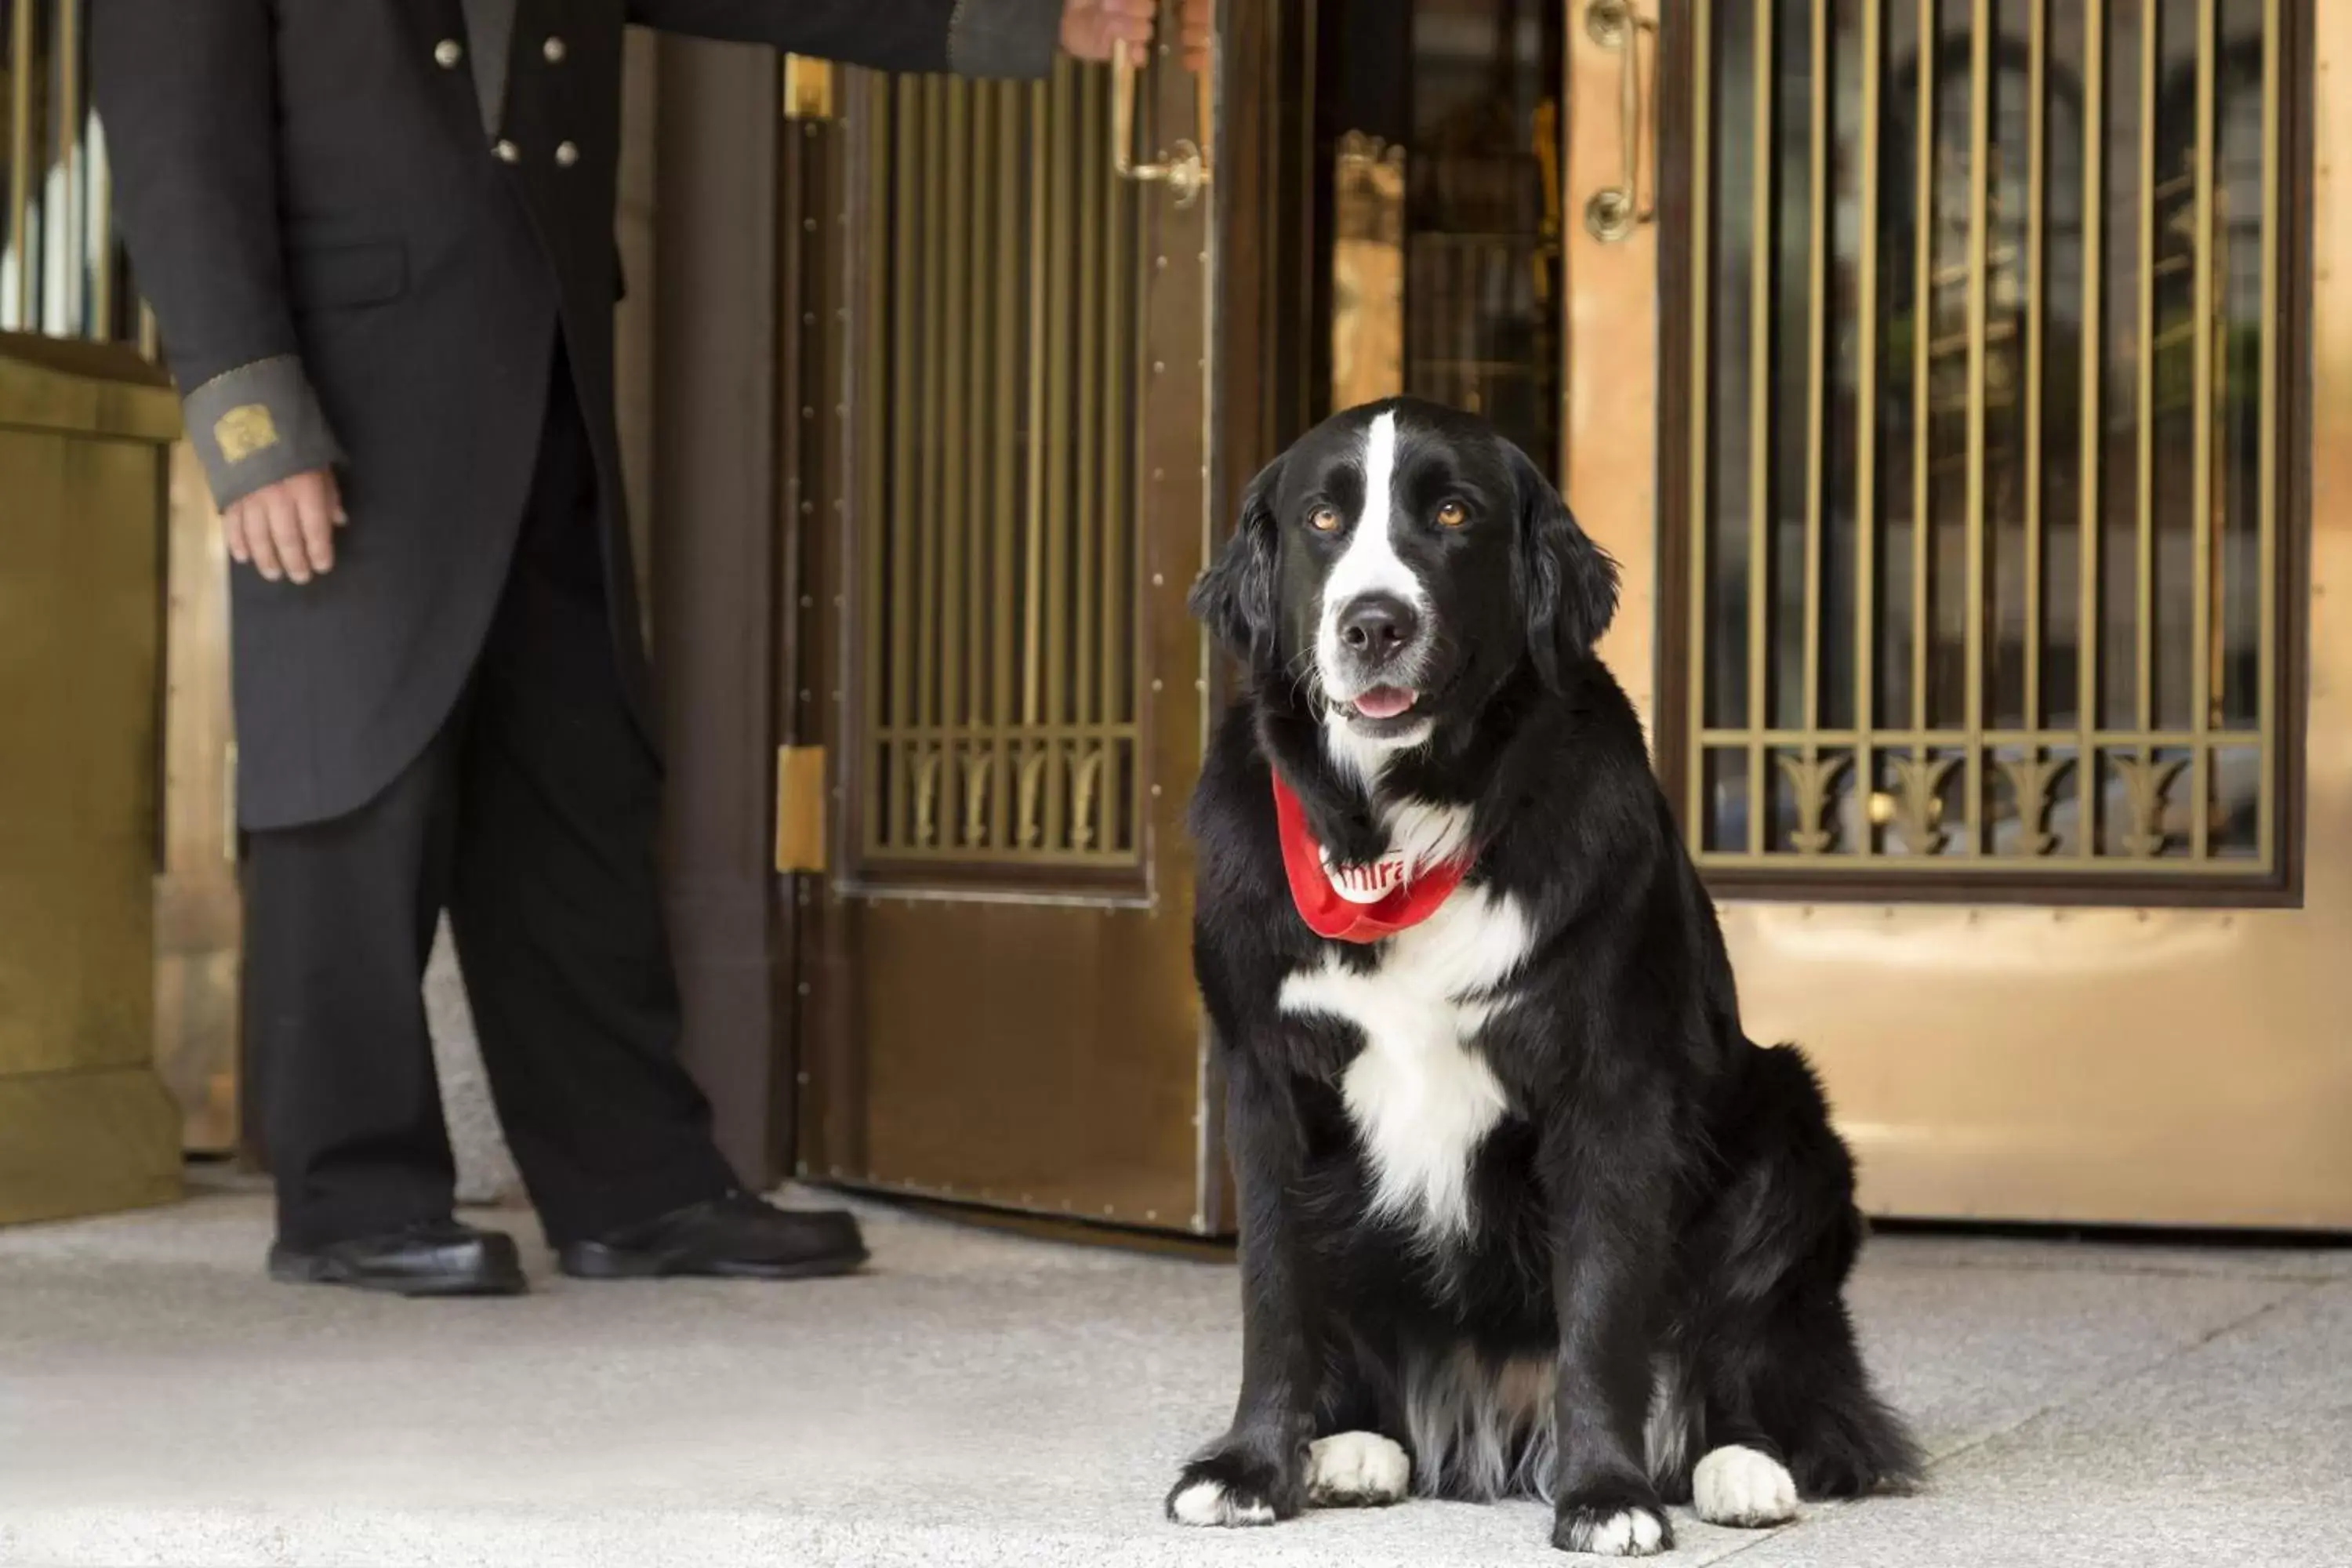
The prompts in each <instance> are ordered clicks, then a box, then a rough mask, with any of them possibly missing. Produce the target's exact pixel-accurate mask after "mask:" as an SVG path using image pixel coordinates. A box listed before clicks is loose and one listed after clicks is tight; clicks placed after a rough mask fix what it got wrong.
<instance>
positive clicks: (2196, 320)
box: [2189, 0, 2214, 860]
mask: <svg viewBox="0 0 2352 1568" xmlns="http://www.w3.org/2000/svg"><path fill="white" fill-rule="evenodd" d="M2213 24H2214V17H2213V0H2197V132H2196V137H2197V140H2196V147H2197V152H2196V158H2197V167H2196V170H2195V171H2194V173H2195V177H2196V182H2197V183H2196V192H2197V238H2196V245H2197V256H2196V285H2195V287H2196V293H2197V299H2196V303H2195V305H2194V307H2193V312H2194V315H2193V328H2192V330H2193V331H2194V333H2195V337H2194V340H2193V341H2194V342H2195V344H2196V347H2195V349H2194V351H2193V354H2194V368H2193V370H2192V372H2191V374H2190V377H2189V379H2190V382H2191V389H2190V393H2189V409H2190V415H2189V416H2190V417H2191V418H2192V419H2194V420H2195V421H2196V425H2195V427H2194V429H2193V430H2192V431H2191V433H2190V436H2189V473H2190V479H2189V540H2190V545H2189V558H2190V559H2191V560H2192V561H2194V562H2195V563H2196V565H2195V566H2194V568H2193V569H2192V570H2191V572H2190V574H2189V582H2190V587H2191V594H2190V597H2191V600H2192V601H2193V602H2192V604H2191V605H2190V606H2189V626H2190V631H2189V737H2190V739H2189V748H2190V749H2189V858H2192V859H2195V860H2203V859H2204V858H2205V854H2206V847H2207V844H2206V841H2207V837H2208V836H2209V829H2210V826H2211V825H2210V816H2211V815H2212V814H2211V811H2210V795H2211V789H2210V784H2209V781H2208V776H2207V770H2208V768H2209V766H2210V757H2211V753H2210V752H2209V751H2208V750H2207V749H2206V745H2205V730H2206V726H2207V725H2208V724H2209V723H2210V721H2211V720H2212V713H2211V711H2210V709H2211V704H2212V683H2211V680H2210V664H2209V662H2208V661H2209V660H2210V658H2211V657H2212V654H2211V648H2212V644H2213V616H2212V603H2213V601H2212V597H2211V595H2210V592H2209V591H2208V590H2209V584H2210V582H2211V580H2212V575H2213V413H2214V398H2213V304H2214V300H2213V184H2214V168H2213V48H2214V25H2213Z"/></svg>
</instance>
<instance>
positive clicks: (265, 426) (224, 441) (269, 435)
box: [213, 403, 278, 463]
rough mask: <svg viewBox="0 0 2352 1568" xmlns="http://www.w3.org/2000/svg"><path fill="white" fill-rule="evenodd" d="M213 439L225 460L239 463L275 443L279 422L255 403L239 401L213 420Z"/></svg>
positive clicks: (273, 445) (264, 408)
mask: <svg viewBox="0 0 2352 1568" xmlns="http://www.w3.org/2000/svg"><path fill="white" fill-rule="evenodd" d="M213 441H214V443H215V445H216V446H218V447H220V453H221V458H222V459H223V460H224V461H226V462H231V463H242V462H243V461H245V460H246V459H247V458H250V457H252V456H253V455H254V454H255V453H256V452H261V451H267V450H268V448H270V447H275V446H276V445H278V421H277V420H275V419H272V418H271V417H270V416H269V410H268V408H267V407H265V406H264V405H261V404H258V403H240V404H238V405H236V407H235V408H232V409H230V410H229V411H228V412H227V413H226V414H224V415H222V416H220V417H219V418H218V419H216V420H215V421H214V422H213Z"/></svg>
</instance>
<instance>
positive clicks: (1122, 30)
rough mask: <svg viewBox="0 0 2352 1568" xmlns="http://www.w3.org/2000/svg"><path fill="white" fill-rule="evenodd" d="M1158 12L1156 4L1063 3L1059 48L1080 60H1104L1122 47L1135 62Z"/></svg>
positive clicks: (1139, 0) (1153, 0)
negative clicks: (1123, 45) (1125, 46)
mask: <svg viewBox="0 0 2352 1568" xmlns="http://www.w3.org/2000/svg"><path fill="white" fill-rule="evenodd" d="M1159 8H1160V0H1064V4H1063V5H1062V47H1063V49H1064V50H1065V51H1066V52H1067V53H1069V54H1072V55H1075V56H1076V57H1077V58H1080V59H1082V60H1107V59H1108V58H1110V56H1111V49H1112V47H1114V46H1116V45H1118V44H1125V45H1127V46H1128V49H1129V54H1130V55H1131V56H1133V57H1135V58H1140V57H1141V56H1142V53H1143V47H1144V46H1145V45H1147V44H1149V43H1150V42H1151V18H1152V16H1153V15H1154V14H1155V13H1156V12H1157V11H1158V10H1159Z"/></svg>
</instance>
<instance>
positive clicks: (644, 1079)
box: [246, 355, 735, 1247]
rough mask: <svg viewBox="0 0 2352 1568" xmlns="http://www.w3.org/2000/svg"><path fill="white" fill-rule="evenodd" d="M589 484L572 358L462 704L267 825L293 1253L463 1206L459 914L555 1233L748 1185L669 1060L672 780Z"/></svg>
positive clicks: (673, 1018)
mask: <svg viewBox="0 0 2352 1568" xmlns="http://www.w3.org/2000/svg"><path fill="white" fill-rule="evenodd" d="M596 500H597V496H596V479H595V472H594V467H593V458H592V456H591V453H590V450H589V446H588V438H587V432H586V430H585V428H584V426H583V424H582V421H581V417H580V413H579V405H578V403H577V401H576V395H575V394H574V392H573V389H572V378H571V375H570V374H569V372H568V370H567V369H566V368H565V366H564V364H563V363H562V358H561V356H560V355H559V357H558V362H557V365H556V367H555V374H554V377H553V385H552V387H551V391H550V395H549V397H548V412H547V416H546V419H545V429H544V431H543V433H542V435H541V442H540V454H539V464H538V471H537V477H536V478H535V479H534V481H533V484H532V489H531V497H530V508H529V512H528V515H527V516H526V518H525V520H524V524H523V529H522V533H521V537H520V541H519V542H518V544H517V547H516V551H515V556H514V561H513V563H512V565H511V567H510V568H509V578H508V582H507V584H506V588H505V593H504V597H503V599H502V600H501V602H500V605H499V611H498V615H497V618H496V620H495V622H494V623H493V625H492V627H491V629H490V632H489V635H488V638H487V639H486V641H485V644H484V646H483V648H482V651H481V654H480V657H479V660H478V664H477V666H476V668H475V670H474V675H473V679H472V681H471V684H470V686H469V688H468V689H467V694H466V697H465V699H464V700H462V701H461V702H460V704H459V706H458V708H457V711H456V712H454V713H453V714H452V715H451V716H450V718H449V719H448V721H447V722H446V724H445V725H444V726H443V728H442V730H441V731H440V733H439V735H438V736H437V737H436V739H435V740H434V742H432V744H431V745H430V746H429V747H427V748H426V750H425V753H424V754H423V755H421V756H419V757H418V758H417V759H416V760H415V762H414V763H412V764H410V766H409V767H408V769H407V770H406V771H405V772H404V773H402V774H401V775H400V776H399V778H398V779H396V780H395V781H394V783H393V784H391V785H390V786H389V787H388V788H386V789H385V790H384V791H383V794H382V795H378V796H377V797H376V798H375V799H373V801H371V802H370V803H369V804H368V805H365V806H363V807H362V808H361V809H360V810H358V811H356V812H353V813H352V814H351V815H350V816H343V817H339V818H336V819H335V820H332V821H330V822H322V823H315V824H310V825H307V826H300V827H294V828H288V829H281V830H275V831H270V832H263V833H255V834H253V835H251V836H250V837H249V838H248V840H247V853H246V943H247V947H246V955H247V956H246V964H247V968H246V1016H247V1029H248V1032H249V1046H250V1049H249V1051H248V1060H250V1061H252V1062H253V1063H254V1066H255V1068H256V1069H257V1076H258V1078H259V1080H260V1081H259V1088H260V1089H261V1095H262V1100H263V1104H264V1115H265V1117H266V1123H265V1126H266V1136H267V1140H268V1152H269V1156H270V1163H271V1167H272V1170H273V1172H274V1173H275V1175H276V1179H277V1186H278V1234H279V1236H280V1237H281V1238H282V1239H283V1240H285V1241H287V1242H289V1243H290V1244H292V1245H295V1246H301V1247H316V1246H320V1245H323V1244H325V1243H328V1242H331V1241H336V1240H341V1239H347V1238H349V1237H358V1236H367V1235H373V1234H376V1233H379V1232H383V1231H387V1230H394V1229H397V1228H399V1227H401V1226H404V1225H406V1224H408V1223H410V1222H412V1221H415V1220H423V1219H434V1218H439V1217H443V1216H446V1215H447V1214H448V1213H449V1210H450V1205H451V1201H452V1195H453V1189H454V1185H455V1164H454V1161H453V1159H452V1157H451V1154H450V1148H449V1139H448V1132H447V1130H446V1126H445V1125H444V1122H443V1119H442V1114H441V1100H440V1092H439V1087H438V1084H437V1082H436V1077H435V1073H434V1068H433V1055H432V1045H431V1041H430V1038H429V1037H428V1036H427V1034H426V1032H425V1006H424V1000H423V995H422V988H421V982H422V979H423V976H424V973H425V961H426V959H427V957H428V955H429V954H430V952H431V951H432V945H433V938H434V932H435V930H436V925H437V923H438V919H439V916H440V914H441V913H442V911H443V910H445V909H446V910H447V911H448V914H449V920H450V927H451V930H452V931H453V932H454V934H455V936H456V938H457V956H458V961H459V963H460V966H461V967H462V969H463V970H464V973H465V978H466V987H467V995H468V997H469V999H470V1001H471V1003H472V1006H473V1012H474V1018H475V1023H476V1026H477V1028H478V1032H479V1035H480V1038H481V1047H482V1058H483V1063H484V1067H485V1068H486V1069H487V1071H488V1078H489V1082H490V1089H491V1092H492V1094H493V1096H494V1097H495V1099H496V1100H497V1104H498V1111H499V1121H500V1122H501V1123H502V1124H503V1125H504V1127H505V1130H506V1135H507V1142H508V1144H509V1147H510V1148H511V1149H512V1151H513V1152H514V1156H515V1162H516V1164H517V1165H518V1166H519V1167H520V1171H521V1173H522V1177H523V1181H524V1184H525V1185H526V1186H527V1187H528V1188H529V1189H530V1197H531V1201H532V1202H533V1203H534V1204H535V1205H537V1207H538V1209H539V1212H540V1216H541V1221H542V1223H543V1224H544V1226H545V1227H546V1230H547V1235H548V1238H549V1240H550V1241H551V1243H554V1244H556V1245H561V1244H562V1243H564V1242H567V1241H572V1240H576V1239H581V1238H583V1237H593V1236H596V1235H600V1234H602V1233H604V1232H605V1231H609V1230H612V1229H615V1228H618V1227H620V1226H626V1225H630V1224H633V1223H635V1222H636V1221H638V1220H642V1219H647V1218H651V1217H653V1216H654V1215H659V1214H663V1213H667V1211H669V1210H671V1209H674V1208H678V1207H681V1206H683V1205H688V1204H690V1203H694V1202H697V1201H698V1200H700V1199H703V1198H706V1197H711V1196H716V1195H718V1194H720V1193H722V1192H725V1191H726V1190H728V1189H729V1188H730V1187H731V1186H732V1185H734V1184H735V1178H734V1175H733V1173H731V1172H730V1170H729V1168H728V1166H727V1163H726V1162H725V1160H724V1158H723V1157H722V1156H721V1155H720V1154H719V1151H718V1148H717V1146H716V1145H715V1144H714V1143H713V1142H711V1136H710V1125H709V1124H710V1112H709V1105H708V1104H707V1103H706V1102H705V1100H704V1099H703V1097H702V1094H701V1092H700V1090H699V1089H697V1088H696V1086H695V1084H694V1082H693V1080H692V1079H690V1078H688V1076H687V1073H686V1071H685V1069H684V1068H682V1067H681V1066H680V1065H679V1063H678V1060H677V1038H678V995H677V982H676V978H675V975H674V973H673V971H672V969H671V964H670V955H669V949H668V942H667V937H666V935H665V933H664V931H663V927H662V916H661V904H660V896H659V888H658V885H657V882H656V863H655V833H656V824H657V819H658V815H659V808H660V793H661V781H660V771H659V766H658V764H657V763H656V759H655V757H654V754H653V753H652V752H651V751H650V749H649V748H648V747H647V746H646V742H645V739H644V737H643V736H642V735H641V734H640V733H639V732H638V731H637V729H636V726H635V722H634V721H632V719H631V717H630V715H629V712H628V710H627V709H626V708H625V706H624V703H623V698H622V692H621V686H620V676H619V671H618V667H617V664H616V663H615V659H614V651H613V643H612V632H611V630H610V626H611V623H610V621H609V619H608V618H607V616H606V613H605V600H604V567H603V556H602V552H601V546H600V542H599V539H598V523H597V509H596ZM353 526H354V527H359V528H364V527H365V526H367V524H366V521H365V519H364V518H362V519H361V520H359V521H356V522H355V523H354V524H353Z"/></svg>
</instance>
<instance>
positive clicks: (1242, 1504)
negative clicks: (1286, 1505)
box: [1168, 1480, 1274, 1530]
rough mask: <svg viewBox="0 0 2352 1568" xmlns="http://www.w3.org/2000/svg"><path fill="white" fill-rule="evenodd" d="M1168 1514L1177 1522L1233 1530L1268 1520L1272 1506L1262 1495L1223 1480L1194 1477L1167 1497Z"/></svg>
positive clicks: (1270, 1522)
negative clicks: (1192, 1480) (1255, 1495)
mask: <svg viewBox="0 0 2352 1568" xmlns="http://www.w3.org/2000/svg"><path fill="white" fill-rule="evenodd" d="M1168 1517H1169V1518H1171V1519H1172V1520H1174V1521H1176V1522H1177V1523H1179V1524H1198V1525H1204V1526H1207V1527H1210V1528H1212V1529H1225V1530H1233V1529H1239V1528H1242V1527H1244V1526H1246V1525H1253V1524H1272V1523H1273V1522H1274V1510H1273V1508H1272V1507H1270V1506H1269V1505H1268V1504H1267V1503H1266V1501H1265V1499H1264V1498H1256V1497H1252V1496H1250V1495H1249V1494H1248V1493H1246V1492H1237V1491H1235V1490H1234V1489H1231V1488H1229V1487H1227V1486H1226V1485H1225V1483H1224V1482H1223V1481H1209V1480H1201V1481H1194V1482H1193V1483H1192V1485H1191V1486H1189V1487H1186V1488H1184V1489H1181V1491H1179V1492H1178V1493H1177V1494H1176V1495H1175V1496H1174V1497H1171V1498H1170V1499H1169V1500H1168Z"/></svg>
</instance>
